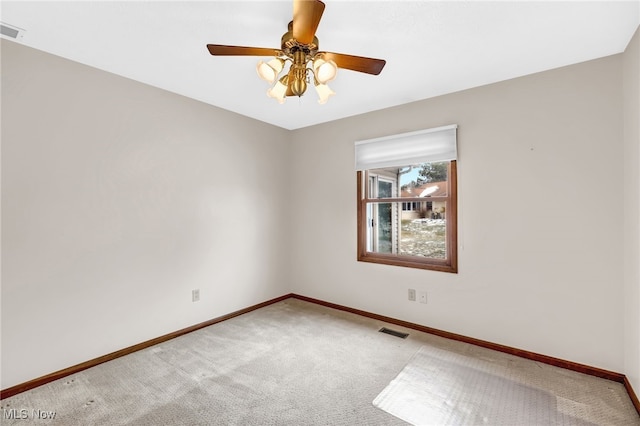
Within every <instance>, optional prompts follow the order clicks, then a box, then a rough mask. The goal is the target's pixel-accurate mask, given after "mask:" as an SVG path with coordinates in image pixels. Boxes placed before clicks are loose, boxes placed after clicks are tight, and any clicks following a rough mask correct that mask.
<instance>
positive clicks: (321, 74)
mask: <svg viewBox="0 0 640 426" xmlns="http://www.w3.org/2000/svg"><path fill="white" fill-rule="evenodd" d="M313 72H314V73H315V76H316V80H318V82H319V83H320V84H325V83H327V82H328V81H331V80H333V79H334V78H336V74H337V73H338V66H337V65H336V63H335V62H333V61H325V60H324V59H322V58H317V59H315V60H314V61H313Z"/></svg>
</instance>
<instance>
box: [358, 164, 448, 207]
mask: <svg viewBox="0 0 640 426" xmlns="http://www.w3.org/2000/svg"><path fill="white" fill-rule="evenodd" d="M448 166H449V162H448V161H445V162H440V163H422V164H414V165H411V166H403V167H395V168H385V169H372V170H369V176H378V177H379V179H380V180H379V181H378V182H379V184H378V187H377V188H376V187H372V186H370V187H369V198H390V197H396V194H394V192H395V191H393V188H392V185H391V184H390V182H384V184H385V186H384V187H383V182H382V179H390V180H393V181H394V183H395V182H399V189H400V193H399V194H398V195H397V196H399V197H446V196H447V195H448V194H447V188H448V184H447V179H448V176H447V170H448ZM371 183H372V182H370V185H371ZM423 208H424V206H423ZM413 210H416V208H414V209H413Z"/></svg>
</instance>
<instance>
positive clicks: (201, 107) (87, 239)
mask: <svg viewBox="0 0 640 426" xmlns="http://www.w3.org/2000/svg"><path fill="white" fill-rule="evenodd" d="M1 47H2V388H3V389H4V388H7V387H9V386H12V385H15V384H18V383H21V382H24V381H27V380H30V379H34V378H36V377H39V376H41V375H43V374H47V373H51V372H53V371H56V370H59V369H61V368H66V367H69V366H72V365H74V364H77V363H79V362H83V361H87V360H89V359H92V358H95V357H97V356H101V355H105V354H107V353H110V352H112V351H115V350H118V349H121V348H124V347H127V346H130V345H133V344H136V343H140V342H142V341H145V340H148V339H151V338H155V337H158V336H161V335H163V334H166V333H169V332H173V331H176V330H179V329H181V328H184V327H187V326H191V325H193V324H196V323H199V322H202V321H206V320H209V319H211V318H214V317H216V316H220V315H224V314H227V313H230V312H233V311H235V310H238V309H241V308H245V307H247V306H251V305H253V304H256V303H259V302H263V301H265V300H268V299H271V298H274V297H278V296H281V295H283V294H286V293H288V292H289V286H288V283H289V277H288V270H287V264H288V260H287V256H286V254H287V249H288V244H287V243H288V241H287V239H286V234H283V232H282V230H283V229H286V228H287V214H288V208H287V207H286V203H285V202H284V201H285V200H286V197H287V195H288V194H287V191H286V187H287V182H288V179H289V176H288V174H287V173H286V170H287V167H286V165H287V164H288V163H289V160H288V155H289V154H288V153H289V139H290V136H289V134H288V132H286V131H285V130H282V129H279V128H276V127H273V126H269V125H266V124H264V123H260V122H258V121H255V120H251V119H248V118H245V117H242V116H239V115H237V114H233V113H230V112H227V111H224V110H221V109H217V108H214V107H211V106H207V105H205V104H202V103H199V102H196V101H193V100H190V99H187V98H184V97H181V96H177V95H174V94H171V93H168V92H164V91H161V90H158V89H155V88H152V87H150V86H146V85H143V84H140V83H137V82H134V81H131V80H127V79H124V78H121V77H118V76H115V75H113V74H109V73H105V72H102V71H98V70H96V69H92V68H89V67H86V66H83V65H80V64H78V63H74V62H71V61H67V60H64V59H61V58H59V57H55V56H52V55H49V54H45V53H42V52H39V51H36V50H33V49H30V48H27V47H24V46H21V45H19V44H16V43H12V42H7V41H5V40H3V41H2V46H1ZM195 288H199V289H200V297H201V300H200V301H199V302H197V303H192V302H191V290H192V289H195Z"/></svg>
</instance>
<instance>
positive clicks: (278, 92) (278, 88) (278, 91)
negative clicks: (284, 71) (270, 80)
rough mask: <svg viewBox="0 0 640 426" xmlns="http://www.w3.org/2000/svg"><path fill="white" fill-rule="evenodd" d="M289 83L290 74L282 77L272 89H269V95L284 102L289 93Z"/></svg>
mask: <svg viewBox="0 0 640 426" xmlns="http://www.w3.org/2000/svg"><path fill="white" fill-rule="evenodd" d="M288 83H289V76H287V75H285V76H284V77H282V78H281V79H280V80H279V81H278V82H277V83H276V84H275V86H273V87H272V88H271V89H269V90H267V96H269V97H270V98H274V99H275V100H277V101H278V103H281V104H283V103H284V98H285V95H286V94H287V84H288Z"/></svg>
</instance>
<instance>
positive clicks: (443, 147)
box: [355, 124, 458, 170]
mask: <svg viewBox="0 0 640 426" xmlns="http://www.w3.org/2000/svg"><path fill="white" fill-rule="evenodd" d="M457 128H458V125H457V124H452V125H449V126H442V127H436V128H433V129H426V130H419V131H417V132H409V133H402V134H399V135H393V136H386V137H383V138H376V139H368V140H364V141H357V142H356V143H355V149H356V170H367V169H378V168H382V167H394V166H408V165H410V164H420V163H432V162H437V161H449V160H455V159H456V158H457V155H458V152H457V149H456V129H457Z"/></svg>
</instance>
